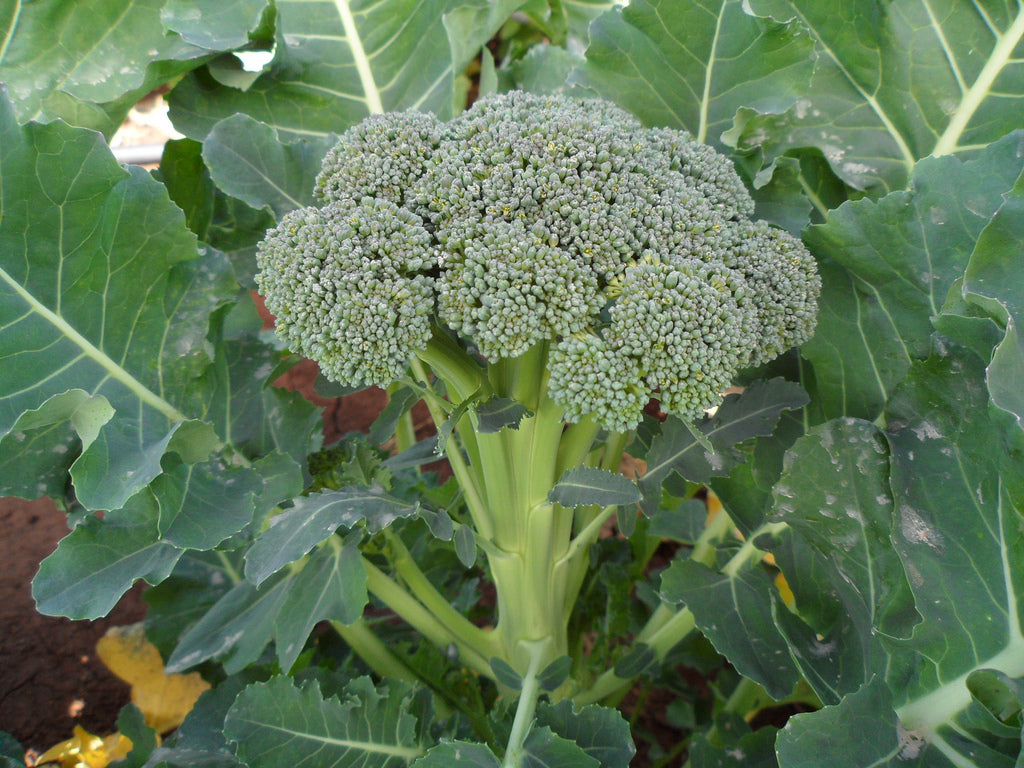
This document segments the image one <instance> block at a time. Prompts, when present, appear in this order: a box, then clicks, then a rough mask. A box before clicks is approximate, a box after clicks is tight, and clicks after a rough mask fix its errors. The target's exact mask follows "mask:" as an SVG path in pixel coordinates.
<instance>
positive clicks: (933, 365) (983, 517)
mask: <svg viewBox="0 0 1024 768" xmlns="http://www.w3.org/2000/svg"><path fill="white" fill-rule="evenodd" d="M885 420H886V424H887V428H886V430H885V432H884V438H885V442H886V443H887V447H883V446H882V445H881V443H880V438H881V436H882V433H880V432H879V431H878V430H876V429H875V428H873V427H872V426H870V425H867V424H865V423H863V422H854V421H846V422H833V423H832V424H829V425H826V426H825V427H823V428H822V429H821V430H819V431H816V432H815V433H812V434H811V435H809V436H808V437H807V438H806V439H805V440H804V441H801V442H798V443H797V445H796V446H795V447H794V449H793V452H792V453H791V455H790V458H789V461H790V462H791V471H790V473H789V474H788V475H787V476H786V477H784V479H783V483H782V484H781V485H780V488H779V489H778V500H779V506H778V507H777V512H778V518H779V519H781V520H785V521H787V522H791V525H792V531H793V532H794V535H796V536H797V537H799V538H801V540H805V541H807V542H809V543H810V546H811V548H812V549H814V550H817V551H818V553H819V554H822V553H824V550H825V548H827V547H828V546H829V545H830V544H831V547H832V548H833V550H834V551H833V552H832V553H831V554H830V555H826V557H827V561H828V562H829V564H830V565H831V568H830V570H832V571H833V572H836V571H838V575H839V576H840V577H841V579H833V584H835V585H839V584H840V581H845V582H846V583H847V584H849V585H850V586H852V587H853V588H852V589H850V588H846V589H836V590H835V591H833V593H832V595H833V597H832V598H831V599H832V600H836V601H838V602H839V603H840V606H839V611H838V613H839V614H841V615H844V616H847V617H850V621H851V623H852V624H853V625H855V626H853V627H847V628H846V630H844V631H842V632H835V631H833V630H832V629H830V628H827V627H826V628H820V629H819V631H826V632H828V633H829V634H828V635H827V636H822V635H817V636H816V635H815V634H813V633H811V632H801V631H795V630H794V625H793V623H792V621H791V620H790V619H788V618H786V617H785V616H784V615H780V616H779V617H778V618H779V620H780V626H783V629H784V634H786V636H787V638H788V639H789V641H790V643H791V646H792V648H793V651H794V654H793V655H794V658H796V659H797V661H798V664H800V666H801V669H802V671H804V673H805V678H806V679H808V680H809V681H810V682H812V684H815V685H819V684H820V685H823V686H825V687H824V688H822V689H821V691H822V693H824V694H826V695H825V696H823V698H826V700H828V699H831V701H833V702H835V701H836V697H835V696H832V695H831V694H832V693H839V694H847V695H846V698H844V699H842V700H841V701H840V702H839V703H838V707H837V708H836V709H832V708H826V709H824V710H822V711H821V712H820V713H817V714H814V715H807V716H805V718H806V719H804V718H798V719H795V720H794V721H792V724H791V726H789V727H787V729H786V730H785V731H784V732H783V736H780V742H779V744H780V765H782V766H787V765H793V766H803V765H813V764H814V763H813V759H812V754H813V753H814V749H815V747H814V746H813V745H814V744H816V743H817V741H816V739H817V738H818V737H813V738H812V737H811V735H810V734H811V733H813V732H818V733H819V734H824V733H828V732H830V731H832V730H833V729H835V728H837V727H838V728H840V730H841V731H843V732H845V731H846V730H848V729H847V728H846V725H845V723H846V721H848V719H849V717H856V718H858V719H860V720H863V721H864V725H863V726H862V727H861V728H859V730H860V731H861V732H863V733H868V732H870V733H872V742H873V743H874V745H875V746H873V747H871V750H872V751H873V754H874V755H875V757H874V758H872V759H875V760H879V762H877V763H872V762H870V761H868V762H864V761H858V760H854V761H852V762H847V763H844V764H849V765H858V766H859V765H870V764H878V765H886V764H888V763H886V762H884V761H882V756H885V755H889V756H890V757H893V756H895V755H896V754H901V755H903V757H904V758H905V759H907V760H909V761H911V762H910V764H912V765H920V766H928V767H929V768H931V767H932V766H954V765H955V766H959V767H961V768H963V767H966V766H977V768H982V767H985V768H987V767H988V766H1003V765H1005V766H1008V767H1009V766H1014V765H1016V764H1018V763H1016V762H1015V761H1016V760H1017V759H1018V757H1019V754H1020V750H1021V744H1020V738H1019V729H1017V730H1014V729H1010V738H1007V729H1006V726H1005V725H1003V724H1001V723H999V722H998V721H997V720H995V719H994V717H993V716H992V715H991V709H990V708H986V707H985V706H984V705H983V704H982V703H979V702H978V701H976V700H975V699H974V698H973V696H972V693H973V692H972V687H971V684H970V683H969V681H972V680H973V681H979V680H981V679H982V678H985V679H989V680H991V679H993V676H997V677H998V676H1001V678H1000V679H1003V678H1005V679H1015V678H1018V677H1021V676H1022V675H1024V624H1022V616H1024V611H1022V608H1024V569H1022V568H1021V567H1020V564H1021V563H1022V562H1024V473H1022V472H1021V470H1020V467H1021V455H1022V454H1021V450H1022V446H1021V440H1020V433H1019V430H1018V428H1017V425H1016V422H1015V420H1014V419H1013V417H1012V416H1011V415H1010V414H1007V413H1005V412H1004V411H1002V410H999V409H997V408H995V407H992V406H990V404H989V394H988V391H987V388H986V386H985V368H984V363H983V362H982V361H981V360H980V359H979V358H978V357H976V356H975V355H974V354H973V353H971V352H969V351H967V350H965V349H963V348H960V347H957V346H955V345H952V344H951V343H950V342H949V341H948V340H947V339H943V338H941V337H937V338H936V341H935V351H934V353H933V354H932V355H931V356H930V357H929V358H928V359H927V360H925V361H921V362H915V363H914V364H913V366H912V367H911V369H910V371H909V373H908V375H907V377H906V378H905V380H904V382H903V383H902V384H901V385H900V386H899V387H898V388H897V390H896V392H895V394H894V395H893V397H892V399H891V400H890V403H889V407H888V409H887V412H886V419H885ZM886 454H888V457H889V458H888V461H886ZM886 463H888V467H889V469H888V478H889V479H888V482H887V483H885V482H884V481H885V478H886ZM886 484H887V485H888V488H886ZM816 489H817V490H816ZM890 499H891V502H890ZM890 504H891V507H890ZM782 564H783V567H784V568H785V569H786V570H787V575H792V577H793V578H791V579H790V583H791V584H793V585H794V591H795V592H798V598H797V608H798V609H799V608H800V607H801V599H800V595H799V591H800V586H799V585H800V584H803V585H804V587H803V588H804V589H805V590H806V591H807V592H814V589H812V588H810V587H809V585H808V582H807V580H806V577H805V574H801V573H800V571H803V570H806V569H808V568H810V569H812V570H811V572H812V573H813V572H814V569H815V568H816V566H814V564H813V561H812V558H811V557H810V556H809V554H808V555H807V556H804V557H795V556H792V557H789V558H788V559H787V560H786V561H785V562H783V563H782ZM901 570H902V572H903V574H904V576H903V578H902V579H901V578H900V571H901ZM818 572H819V573H820V570H818ZM819 578H820V577H819ZM816 590H817V593H818V594H817V597H815V599H816V600H827V599H830V598H828V595H827V593H825V592H823V591H822V589H821V587H820V585H818V586H817V587H816ZM908 598H912V601H913V602H912V605H911V603H910V600H909V599H908ZM911 608H912V609H913V611H914V612H916V614H917V615H916V616H914V615H912V614H911ZM822 615H823V614H822V612H821V611H820V610H817V609H815V610H814V611H811V612H810V614H809V615H808V618H809V620H811V621H812V623H813V622H814V621H815V620H816V619H815V617H819V618H820V617H821V616H822ZM858 617H860V618H858ZM837 642H844V643H854V644H858V645H860V646H861V648H862V650H861V654H862V659H863V661H862V662H861V666H860V669H859V670H855V669H852V668H849V667H848V668H847V669H846V671H845V672H844V673H843V674H839V672H840V669H839V666H838V665H840V664H847V665H849V663H850V661H851V659H850V656H849V654H845V655H844V654H841V653H839V652H838V651H837V649H836V647H835V644H836V643H837ZM814 656H817V657H818V659H817V660H815V659H814V658H813V657H814ZM830 656H831V657H832V661H831V663H833V664H834V665H836V666H834V667H833V670H832V681H833V682H829V681H828V679H827V678H828V674H827V673H825V672H823V664H822V661H821V660H822V658H825V660H826V661H828V657H830ZM982 670H992V672H986V673H985V675H983V676H981V677H979V673H980V672H981V671H982ZM858 675H859V676H860V678H861V684H862V685H865V687H864V688H863V689H861V692H860V693H858V694H856V695H855V696H850V695H848V694H849V693H850V692H851V691H850V686H851V684H856V683H857V677H858ZM872 675H874V676H875V677H874V680H875V682H873V683H872V682H871V679H872ZM883 679H884V683H885V687H884V688H882V687H880V685H881V682H882V680H883ZM836 681H838V682H836ZM828 686H838V688H837V690H834V691H831V692H830V691H829V690H828ZM976 690H977V688H976ZM864 701H870V702H871V703H870V704H866V705H865V706H863V707H861V706H860V703H863V702H864ZM889 702H891V703H889ZM989 707H991V705H989ZM848 710H849V711H850V712H852V711H853V710H856V712H857V714H856V715H853V714H851V715H849V716H844V715H843V713H844V712H847V711H848ZM986 712H987V713H988V714H986ZM840 722H842V723H843V724H842V725H839V723H840ZM869 724H870V725H869ZM786 734H789V735H786ZM783 745H786V746H783ZM801 745H804V746H801ZM863 746H864V748H868V746H869V745H868V744H867V743H865V744H864V745H863ZM842 749H843V751H842V752H841V754H843V755H844V759H845V760H848V761H849V760H850V756H851V755H857V754H861V753H860V752H859V751H858V749H853V747H852V745H850V746H843V748H842ZM850 750H852V751H850ZM863 754H865V755H866V754H867V753H863ZM783 756H786V757H785V759H782V758H783ZM866 759H867V758H865V760H866ZM886 759H889V758H886ZM914 761H916V762H914ZM893 764H894V765H895V764H897V762H896V761H894V762H893ZM898 764H900V765H902V764H904V763H898Z"/></svg>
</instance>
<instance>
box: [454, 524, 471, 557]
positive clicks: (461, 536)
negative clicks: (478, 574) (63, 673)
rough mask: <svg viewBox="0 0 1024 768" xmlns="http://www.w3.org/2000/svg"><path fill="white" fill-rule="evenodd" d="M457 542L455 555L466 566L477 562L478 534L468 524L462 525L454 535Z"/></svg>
mask: <svg viewBox="0 0 1024 768" xmlns="http://www.w3.org/2000/svg"><path fill="white" fill-rule="evenodd" d="M452 539H453V541H454V542H455V556H456V557H458V558H459V562H460V563H462V564H463V565H464V566H465V567H466V568H472V567H473V566H474V565H475V564H476V534H474V533H473V529H472V528H470V527H469V526H468V525H461V526H459V528H458V529H457V530H456V531H455V534H454V535H453V537H452Z"/></svg>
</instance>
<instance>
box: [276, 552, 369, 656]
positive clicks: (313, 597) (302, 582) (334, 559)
mask: <svg viewBox="0 0 1024 768" xmlns="http://www.w3.org/2000/svg"><path fill="white" fill-rule="evenodd" d="M367 600H368V596H367V592H366V570H365V569H364V568H363V560H362V556H361V555H360V553H359V549H358V547H356V546H355V543H351V544H348V545H346V546H337V547H324V548H323V549H321V550H318V551H317V552H315V553H314V554H313V555H312V556H311V557H310V558H309V561H308V562H307V563H306V564H305V566H304V567H303V569H302V570H301V571H300V572H299V573H298V575H296V576H295V577H294V578H293V579H292V584H291V586H290V587H289V591H288V600H287V601H286V602H285V604H284V605H283V606H282V609H281V612H280V614H279V617H278V621H277V631H276V639H277V658H278V661H279V662H280V664H281V669H283V670H289V669H291V667H292V665H293V664H294V663H295V659H296V658H298V655H299V653H300V652H301V651H302V647H303V645H304V644H305V642H306V639H307V638H308V637H309V633H310V632H312V631H313V627H314V626H315V625H316V623H317V622H318V621H323V620H327V619H331V620H337V621H340V622H341V623H342V624H354V623H355V622H356V621H357V620H358V619H359V618H360V617H361V616H362V615H363V608H365V607H366V603H367Z"/></svg>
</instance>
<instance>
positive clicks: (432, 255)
mask: <svg viewBox="0 0 1024 768" xmlns="http://www.w3.org/2000/svg"><path fill="white" fill-rule="evenodd" d="M316 193H317V195H318V196H319V197H320V199H321V200H322V201H323V206H322V207H319V208H317V207H312V208H306V209H302V210H298V211H294V212H292V213H291V214H289V215H288V216H286V217H285V218H284V219H283V220H282V221H281V223H280V224H279V226H278V227H277V228H276V229H274V230H272V231H271V233H270V234H269V235H268V236H267V239H266V240H265V241H264V242H263V244H262V245H261V247H260V249H259V257H258V259H259V266H260V270H261V271H260V274H259V277H258V281H259V285H260V288H261V290H262V292H263V293H264V294H265V295H266V297H267V304H268V307H269V308H270V310H271V311H272V312H273V313H274V314H275V315H276V316H277V329H278V333H280V334H281V336H282V337H283V338H284V339H285V340H286V341H287V342H288V343H289V344H290V345H291V346H292V347H293V348H295V349H296V351H299V352H302V353H303V354H305V355H307V356H308V357H312V358H313V359H315V360H317V361H319V362H320V364H321V366H322V367H323V370H324V371H325V373H326V374H327V375H328V376H330V377H332V378H334V379H337V380H338V381H340V382H342V383H344V384H348V385H353V386H358V385H369V384H378V385H387V384H389V383H390V382H391V381H393V380H395V379H397V378H399V377H401V376H402V375H403V373H404V371H405V369H406V365H407V361H408V359H409V358H410V357H412V356H413V355H415V354H416V353H417V352H418V351H421V350H423V349H424V348H425V347H426V346H427V343H428V341H429V340H430V338H431V336H432V334H434V333H436V332H437V328H438V327H447V328H448V329H451V330H454V331H455V332H456V333H458V334H459V335H461V336H463V337H465V338H466V339H467V340H468V342H469V343H470V344H471V345H472V346H474V347H475V348H476V349H477V350H478V351H479V352H480V354H481V355H482V356H483V357H485V358H487V359H488V360H490V361H493V360H497V359H508V358H517V357H520V356H521V355H523V354H524V353H525V352H526V351H527V350H529V349H531V348H534V347H535V346H537V345H538V344H548V345H549V346H550V354H549V357H548V370H549V373H550V380H549V391H550V394H551V396H552V397H553V398H554V400H555V401H556V402H557V403H558V404H559V405H560V406H562V407H563V408H564V409H565V415H566V419H567V420H569V421H578V420H579V419H581V418H583V417H584V416H587V415H591V414H592V415H593V416H594V417H595V418H596V419H597V421H598V422H599V423H600V424H601V425H602V426H604V427H606V428H609V429H613V430H625V429H629V428H632V427H634V426H636V425H637V423H638V422H639V420H640V416H641V412H642V410H643V407H644V406H645V405H646V403H647V401H648V400H649V399H650V397H652V396H657V397H658V398H659V399H660V400H661V403H662V407H663V408H664V410H666V411H668V412H671V413H675V414H677V415H679V416H681V417H683V418H688V419H689V418H695V417H696V416H698V415H699V414H700V413H701V412H702V411H703V410H705V409H707V408H708V407H710V406H713V405H715V404H716V403H717V402H718V401H719V400H720V397H721V396H720V394H719V393H720V392H721V391H722V390H723V389H725V388H726V387H727V386H728V385H729V383H730V382H731V380H732V379H733V377H734V375H735V374H736V372H737V371H738V370H739V369H741V368H744V367H746V366H749V365H752V364H759V363H762V362H766V361H767V360H770V359H772V358H774V357H775V356H777V355H778V354H779V353H781V352H783V351H785V350H786V349H789V348H790V347H792V346H795V345H798V344H800V343H802V342H804V341H806V340H807V339H808V338H809V336H810V334H811V332H812V330H813V327H814V318H815V314H816V299H817V295H818V291H819V288H820V280H819V278H818V275H817V272H816V270H815V267H814V262H813V259H812V258H811V256H810V254H809V253H808V252H807V250H806V249H805V248H804V247H803V245H802V244H801V243H800V242H799V241H798V240H796V239H795V238H793V237H791V236H790V235H788V234H787V233H785V232H782V231H780V230H775V229H772V228H770V227H768V226H767V225H764V224H761V223H755V222H752V221H751V220H750V219H749V216H750V214H751V213H752V212H753V202H752V200H751V198H750V196H749V195H748V193H747V191H746V190H745V188H744V186H743V184H742V182H741V181H740V179H739V177H738V175H737V174H736V172H735V170H734V168H733V166H732V164H731V163H730V162H729V160H728V159H726V158H725V157H723V156H721V155H719V154H718V153H717V152H715V151H714V150H713V149H712V148H711V147H709V146H707V145H704V144H700V143H698V142H696V141H694V140H693V139H692V138H691V136H690V135H689V134H687V133H686V132H685V131H677V130H671V129H646V128H644V127H643V126H642V125H641V124H640V123H639V122H638V121H637V120H636V119H635V118H633V117H632V116H631V115H629V114H628V113H626V112H624V111H622V110H621V109H619V108H618V107H616V106H614V105H613V104H611V103H610V102H605V101H601V100H594V99H582V100H581V99H571V98H567V97H563V96H536V95H530V94H526V93H521V92H513V93H508V94H504V95H501V96H495V97H491V98H487V99H483V100H481V101H479V102H477V103H476V104H475V105H474V106H473V107H472V108H470V109H469V110H468V111H467V112H465V113H464V114H463V115H461V116H459V117H457V118H455V119H454V120H452V121H450V122H448V123H442V122H440V121H439V120H437V119H436V118H434V117H432V116H429V115H424V114H421V113H418V112H413V111H410V112H402V113H392V114H387V115H377V116H374V117H371V118H369V119H367V120H365V121H364V122H362V123H360V124H359V125H357V126H355V127H353V128H351V129H350V130H349V131H347V132H346V133H345V134H344V135H343V136H342V138H341V140H340V142H339V143H338V145H337V146H336V147H335V148H334V149H333V150H332V151H331V152H330V153H329V154H328V156H327V158H326V159H325V161H324V165H323V171H322V172H321V174H320V176H319V178H318V180H317V185H316Z"/></svg>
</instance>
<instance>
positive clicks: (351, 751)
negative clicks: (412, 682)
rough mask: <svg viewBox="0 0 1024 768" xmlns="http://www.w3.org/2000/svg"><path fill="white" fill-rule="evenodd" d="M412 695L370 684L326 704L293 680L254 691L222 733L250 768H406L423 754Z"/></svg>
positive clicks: (357, 683) (312, 688) (406, 689)
mask: <svg viewBox="0 0 1024 768" xmlns="http://www.w3.org/2000/svg"><path fill="white" fill-rule="evenodd" d="M412 698H413V691H412V689H411V688H410V686H409V685H408V684H405V683H400V682H397V681H392V682H390V683H389V684H388V685H387V686H381V687H380V688H375V687H374V685H373V683H372V682H371V681H370V679H369V678H366V677H362V678H357V679H355V680H353V681H352V682H351V683H349V684H348V685H347V686H346V687H345V689H344V690H343V692H342V695H341V697H339V698H334V697H331V698H324V696H323V694H322V693H321V691H320V685H319V684H318V683H317V682H316V681H315V680H314V681H310V682H308V683H307V684H306V685H305V686H303V687H299V686H297V685H296V684H295V683H294V682H293V681H292V680H291V679H289V678H287V677H278V678H274V679H273V680H270V681H269V682H266V683H256V684H254V685H251V686H249V687H248V688H246V689H245V690H243V691H242V693H241V694H240V695H239V696H238V698H237V699H236V700H235V703H234V705H233V706H232V707H231V709H230V710H229V712H228V716H227V720H226V721H225V724H224V733H225V735H226V736H227V737H228V739H229V740H230V741H232V742H234V743H235V751H236V753H237V754H238V757H239V758H240V759H241V760H242V761H244V762H245V764H246V765H249V766H252V768H291V766H294V765H295V764H296V763H301V762H304V761H308V760H312V759H315V760H316V761H317V762H321V763H326V764H329V765H335V766H339V768H340V767H341V766H357V765H380V766H385V765H388V766H390V765H400V764H406V763H408V762H410V761H412V760H413V759H415V758H417V757H419V756H420V755H421V754H423V752H424V750H423V748H422V747H421V746H420V745H419V744H418V742H417V739H416V718H415V716H414V715H413V714H412V712H411V704H412Z"/></svg>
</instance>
